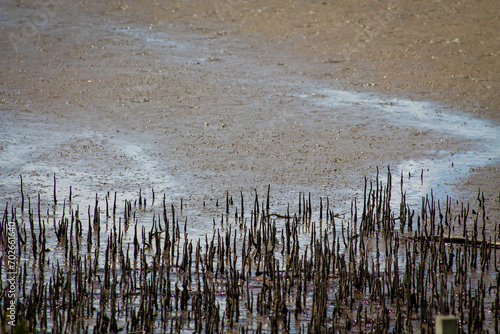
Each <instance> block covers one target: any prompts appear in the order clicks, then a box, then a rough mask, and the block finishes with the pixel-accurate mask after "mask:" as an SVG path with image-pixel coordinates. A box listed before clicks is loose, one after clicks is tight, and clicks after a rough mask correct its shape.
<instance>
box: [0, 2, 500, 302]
mask: <svg viewBox="0 0 500 334" xmlns="http://www.w3.org/2000/svg"><path fill="white" fill-rule="evenodd" d="M499 6H500V4H499V3H497V2H495V1H486V2H484V6H483V5H481V6H478V5H476V4H473V3H467V2H464V3H454V4H449V3H443V2H432V1H421V2H411V3H405V4H400V3H397V2H394V3H392V2H390V3H370V2H363V1H335V2H329V1H324V2H308V3H305V2H301V1H271V2H266V3H265V4H264V3H262V2H255V1H231V2H229V1H216V2H210V3H205V2H202V1H181V2H168V3H164V2H156V3H149V2H148V3H147V4H146V3H145V2H143V1H116V2H104V3H87V2H79V1H46V2H43V3H39V2H33V1H16V2H9V1H0V29H1V30H0V33H1V36H2V38H1V39H0V120H1V121H0V133H1V136H0V173H1V175H2V179H1V182H0V202H1V203H3V205H6V204H7V203H8V205H9V206H11V205H12V206H17V207H19V206H20V203H21V191H20V176H21V175H22V180H23V191H24V195H25V196H29V197H30V198H31V203H32V204H33V206H34V203H35V202H36V200H35V199H36V198H37V194H41V196H40V198H41V201H42V205H44V210H43V212H45V210H47V222H48V221H49V216H50V219H51V220H52V219H55V217H58V215H57V214H56V211H57V212H58V214H59V215H60V214H61V212H62V214H63V216H64V212H65V210H69V209H68V207H66V208H65V209H64V208H63V205H64V204H63V203H64V202H63V198H65V199H67V198H68V195H69V193H70V189H71V194H72V201H73V203H72V204H71V205H72V207H71V209H74V205H80V207H81V208H87V207H88V208H89V218H88V219H89V226H90V220H91V217H90V216H91V215H90V207H91V206H92V207H93V206H94V204H95V199H96V196H97V197H98V198H99V201H100V203H101V206H100V207H101V210H102V211H104V201H105V198H106V199H108V200H109V201H111V199H112V198H113V194H114V193H115V192H116V193H117V198H118V203H119V204H123V201H124V200H131V199H133V198H137V196H138V193H139V189H141V192H142V195H143V196H144V197H147V198H148V201H151V196H152V193H153V192H154V193H155V194H156V206H153V205H151V206H150V205H149V203H150V202H148V210H149V211H148V210H146V209H145V208H144V210H145V211H146V212H148V213H151V212H153V213H157V212H156V211H155V210H160V211H161V204H159V203H160V201H161V200H160V199H161V198H162V197H163V194H165V198H166V202H167V203H176V204H175V206H176V207H178V206H179V203H182V207H183V212H182V214H181V216H182V217H184V216H185V217H190V218H189V219H190V224H189V229H190V230H189V235H190V238H193V240H195V239H196V238H197V237H203V236H204V235H206V233H215V230H214V228H215V227H214V226H212V218H208V219H207V218H206V215H207V212H208V213H209V214H215V215H219V214H220V212H219V211H220V210H222V206H223V204H222V203H223V202H224V200H225V198H226V195H227V194H231V195H232V196H234V198H235V203H236V198H238V196H239V194H241V196H244V197H245V199H249V201H250V199H251V198H253V196H255V194H256V193H259V194H266V192H267V190H268V186H270V188H271V190H272V197H271V199H270V200H271V204H272V207H273V208H279V209H277V210H278V211H279V210H281V211H279V212H278V214H279V215H282V214H284V213H285V212H286V208H287V203H297V199H298V198H299V196H301V195H299V194H302V195H303V194H308V193H311V194H312V203H313V204H312V205H313V209H314V211H315V212H316V211H318V210H320V206H319V202H320V200H319V198H320V197H321V198H323V200H324V199H325V198H326V197H328V199H329V205H330V208H333V209H332V210H333V212H334V213H335V214H340V216H338V217H342V219H344V218H345V219H346V221H347V220H348V217H349V212H350V210H351V205H352V201H353V200H354V199H357V201H358V204H359V203H361V202H362V200H363V190H364V188H363V187H364V184H365V180H364V178H365V177H367V179H368V181H373V180H375V177H376V174H377V168H379V170H380V174H385V173H386V171H387V166H390V170H391V172H392V176H393V179H394V184H393V190H394V192H395V193H397V190H398V189H399V184H398V182H399V180H400V178H401V177H400V176H401V175H402V176H403V177H402V179H403V181H404V184H405V187H404V189H405V191H406V192H407V197H406V202H407V203H408V204H409V205H411V206H413V207H415V208H417V206H418V204H420V201H421V198H422V196H426V195H428V194H429V193H430V192H431V189H432V191H433V196H434V197H433V198H434V199H435V200H440V201H441V203H446V206H448V203H450V206H453V207H454V208H455V209H456V210H457V211H458V212H462V213H461V214H462V215H464V213H463V211H461V210H463V207H461V203H462V202H463V203H468V202H471V203H476V202H477V201H478V190H480V191H481V193H483V194H484V198H485V200H484V202H482V199H481V198H479V199H480V203H481V204H482V205H483V206H484V205H485V206H486V208H487V212H488V217H487V218H485V219H484V230H483V231H485V233H486V237H489V236H493V235H494V234H495V231H496V230H495V229H496V228H497V225H498V224H497V223H496V222H498V221H499V219H500V198H499V191H500V173H499V170H498V168H499V167H500V162H499V157H500V154H499V153H500V152H499V145H498V142H499V139H500V138H499V136H500V130H499V129H500V128H499V127H500V112H499V108H500V97H499V95H498V94H499V93H498V92H499V91H500V73H499V71H498V68H500V61H499V57H500V55H499V52H500V37H499V36H498V31H500V17H499V16H498V13H499V12H500V8H499ZM54 174H55V175H56V177H57V196H58V197H59V201H58V205H57V206H55V207H52V203H53V201H52V193H53V190H54V183H53V179H54ZM70 187H71V188H70ZM447 197H449V198H450V199H453V201H451V200H448V199H447ZM261 198H262V197H261ZM181 199H182V202H181ZM393 200H394V203H392V204H393V208H396V207H397V205H399V201H400V196H399V194H398V196H396V195H394V196H393ZM219 201H220V206H219V205H216V204H219ZM231 201H232V199H231ZM204 204H207V205H206V206H205V205H204ZM236 206H237V204H235V205H234V206H231V210H236V212H237V208H236ZM295 206H296V205H295ZM45 207H50V208H51V209H50V210H51V211H52V210H54V212H52V213H50V214H49V209H45ZM173 207H174V206H172V208H173ZM213 207H215V209H208V208H213ZM134 208H135V206H134ZM295 209H296V208H295ZM323 209H324V208H323ZM211 210H212V211H211ZM418 210H419V209H417V211H418ZM82 211H83V212H85V211H86V209H82ZM257 211H259V209H257ZM478 212H479V211H478ZM231 213H232V214H233V211H231ZM101 214H103V212H101ZM120 214H121V213H120ZM240 214H241V212H240ZM248 214H249V213H248V212H247V215H248ZM23 215H24V216H23V219H25V220H26V219H27V217H26V215H25V214H23ZM68 215H69V214H68ZM134 216H135V214H134ZM458 216H460V214H457V216H456V217H458ZM193 218H194V219H193ZM268 218H269V217H268ZM310 218H311V217H309V223H311V221H310ZM314 218H316V219H317V218H318V217H313V220H314ZM138 219H139V221H140V224H141V226H145V227H147V228H148V229H149V228H151V226H150V225H151V224H150V223H151V219H150V217H149V216H148V218H147V219H145V220H144V221H143V220H141V218H140V217H138ZM217 219H218V218H217ZM225 219H226V220H227V219H228V218H227V216H226V218H225ZM339 219H340V218H339ZM153 220H154V218H153ZM191 220H193V221H191ZM207 221H208V223H207ZM327 221H328V219H327ZM346 221H345V222H346ZM343 222H344V221H343ZM106 224H107V222H106ZM333 226H335V223H334V224H333ZM337 228H340V227H339V226H337ZM35 229H36V227H35ZM177 229H178V227H177ZM151 230H152V228H151ZM304 230H305V232H304V233H306V234H307V233H309V232H310V229H309V228H306V227H304ZM241 231H243V230H241ZM241 231H240V232H241ZM355 232H356V231H355V229H354V230H352V231H348V232H347V233H348V235H350V234H349V233H353V237H355V236H354V233H355ZM36 233H41V228H40V230H37V232H36ZM107 233H109V231H108V230H107V229H106V231H103V232H102V235H103V237H102V238H103V239H102V240H103V244H102V245H101V247H102V249H104V248H106V245H105V243H104V240H105V239H106V234H107ZM128 233H129V234H128V235H127V236H126V238H127V242H129V243H130V244H132V242H133V240H132V239H131V238H132V236H131V232H130V231H129V232H128ZM229 233H231V232H229ZM241 233H243V232H241ZM241 233H240V234H241ZM325 233H326V232H325ZM342 233H343V229H342ZM115 236H116V231H115ZM240 237H241V236H240ZM243 239H244V238H243ZM376 239H377V240H378V234H377V237H376ZM485 239H486V238H485ZM372 241H373V240H372ZM52 242H53V241H52ZM75 242H77V241H76V239H75ZM178 242H180V239H179V240H178ZM185 242H186V244H187V242H188V241H187V238H186V240H185ZM377 242H378V241H377ZM386 244H387V242H386ZM422 245H423V244H422ZM52 246H53V245H52ZM52 246H51V248H52ZM98 246H99V243H98ZM238 246H241V245H238ZM408 247H410V246H409V245H408ZM422 247H423V246H422ZM243 248H244V246H243ZM346 249H347V246H346V248H345V249H344V251H345V250H346ZM401 249H403V247H402V248H401ZM55 253H56V255H57V256H60V257H61V259H62V258H63V256H64V255H62V254H59V252H55ZM101 253H102V252H101ZM337 253H338V249H337ZM301 254H302V255H303V253H301ZM450 254H453V249H451V251H450ZM464 254H465V252H464ZM474 254H475V253H474ZM494 254H496V253H495V252H494ZM177 255H179V253H177ZM372 255H373V254H372V253H371V255H370V256H372ZM475 255H476V256H477V254H475ZM100 256H103V254H100ZM436 256H437V255H436ZM450 256H451V255H450ZM306 258H307V256H306ZM464 261H465V260H464ZM89 263H90V262H89ZM372 269H373V268H372ZM141 270H142V268H141ZM169 270H170V269H169ZM426 270H427V269H426ZM145 272H148V271H147V269H146V271H145ZM490 274H491V273H490ZM490 276H491V275H490ZM492 277H493V276H492ZM492 277H489V278H488V279H489V280H490V281H492V280H493V278H492ZM259 282H260V281H259ZM259 284H260V283H259ZM464 286H465V285H464ZM469 288H470V286H469ZM464 289H465V288H464ZM351 292H352V291H351ZM310 297H311V296H310Z"/></svg>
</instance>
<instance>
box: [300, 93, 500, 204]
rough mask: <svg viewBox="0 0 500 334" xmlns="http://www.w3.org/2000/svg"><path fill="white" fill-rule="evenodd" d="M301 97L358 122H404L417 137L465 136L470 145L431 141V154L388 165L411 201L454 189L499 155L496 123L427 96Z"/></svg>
mask: <svg viewBox="0 0 500 334" xmlns="http://www.w3.org/2000/svg"><path fill="white" fill-rule="evenodd" d="M302 97H303V98H305V99H307V100H310V101H313V102H314V103H315V104H318V105H321V106H323V107H326V108H331V109H332V113H337V112H339V110H340V112H341V113H342V114H343V115H350V116H351V117H352V118H353V119H357V120H359V122H362V123H364V122H375V123H377V124H381V125H382V126H383V127H385V126H386V125H393V126H396V127H401V128H405V129H406V131H407V132H408V135H413V136H415V141H418V140H419V137H420V136H429V137H434V138H435V140H436V141H439V140H441V141H442V140H443V139H442V138H440V134H442V135H447V136H452V137H455V138H457V139H459V140H464V141H467V142H468V147H472V148H469V149H467V148H466V149H463V150H461V151H459V152H455V151H451V152H450V151H446V150H435V148H433V147H429V149H430V150H429V153H431V154H433V155H436V157H435V158H424V159H409V160H406V161H403V162H400V163H397V164H395V165H393V166H392V165H391V166H390V167H391V171H392V172H393V174H394V176H395V178H394V181H395V187H398V188H399V186H400V182H399V181H400V180H401V179H400V178H398V177H397V176H399V175H401V174H402V175H403V180H404V183H405V184H406V186H405V190H406V194H407V200H408V202H409V203H413V204H419V203H420V201H421V198H422V197H423V196H424V197H425V196H426V195H427V194H430V192H431V189H432V190H433V192H434V193H435V194H436V193H437V194H438V196H446V195H452V193H453V191H452V190H453V187H454V186H456V184H457V182H461V180H463V179H464V178H465V177H467V176H469V174H470V172H471V170H472V169H474V168H478V167H482V166H487V165H489V164H493V163H496V162H498V161H500V145H499V144H498V143H499V142H500V127H499V126H498V125H496V124H494V123H492V122H490V121H488V120H482V119H478V118H475V117H473V116H471V115H468V114H464V113H460V112H457V111H455V110H446V109H443V108H440V107H438V106H435V105H433V104H431V103H429V102H423V101H412V100H407V99H401V98H388V99H387V98H385V99H384V98H383V97H381V96H378V95H376V94H370V93H363V92H349V91H341V90H320V91H319V93H314V94H310V95H304V96H302ZM350 122H353V120H351V121H350ZM395 140H397V139H395ZM471 145H472V146H471ZM438 147H439V146H438ZM397 201H399V199H398V200H397Z"/></svg>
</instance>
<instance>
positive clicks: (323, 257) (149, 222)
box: [0, 170, 500, 333]
mask: <svg viewBox="0 0 500 334" xmlns="http://www.w3.org/2000/svg"><path fill="white" fill-rule="evenodd" d="M378 175H379V174H378V171H377V176H376V178H375V179H374V180H373V181H369V180H368V179H365V186H364V189H362V191H361V192H360V194H361V196H359V198H355V199H354V200H353V201H352V202H351V204H350V207H351V209H350V211H348V212H344V213H339V212H337V211H336V208H334V207H333V205H332V204H331V201H330V199H329V198H328V197H317V196H316V195H315V194H311V193H303V192H301V193H299V196H298V198H297V199H296V202H295V203H289V204H288V205H287V206H286V207H274V206H273V204H272V203H274V202H273V200H272V189H270V187H268V188H267V192H265V193H263V194H259V193H257V191H255V193H254V194H253V195H252V196H250V197H248V196H246V197H245V196H244V195H243V192H240V193H235V194H231V193H230V192H225V193H223V194H220V195H219V196H215V199H214V200H213V201H210V202H204V203H203V204H202V205H200V208H201V209H200V210H201V212H202V213H201V214H199V215H198V216H197V217H195V220H198V221H199V222H198V223H202V224H204V226H212V227H213V228H212V229H209V228H206V229H205V230H204V231H203V232H202V233H199V232H197V228H196V227H195V228H191V226H197V222H196V221H192V220H191V218H190V217H189V216H188V213H187V212H186V207H187V206H188V205H190V203H187V202H188V201H185V200H183V199H180V200H179V201H177V200H176V201H175V202H170V203H169V202H167V200H166V197H165V196H161V195H160V194H158V193H155V191H154V189H151V190H148V191H144V190H143V189H141V190H139V191H138V193H137V195H138V196H136V197H135V198H128V199H121V198H118V199H117V194H116V193H110V192H108V193H105V194H104V195H98V194H96V197H95V199H93V204H92V205H89V206H88V207H86V208H84V207H80V206H79V205H78V203H76V202H75V201H74V200H72V199H71V196H72V195H73V194H72V193H71V189H70V192H69V196H68V195H64V196H62V194H61V192H58V191H56V187H57V181H58V180H56V177H55V176H54V180H50V181H52V182H53V187H54V196H53V198H51V199H48V202H49V204H47V203H46V202H43V201H42V199H41V198H40V196H39V195H38V196H35V197H30V195H28V194H26V193H25V192H24V189H23V186H24V187H26V185H25V184H23V183H22V182H23V181H22V178H20V182H21V187H20V191H21V194H20V196H19V198H20V199H19V201H17V202H19V203H20V204H18V203H17V202H16V204H11V203H5V206H4V211H3V214H2V220H1V225H0V236H1V238H0V240H1V243H2V244H1V247H2V260H1V262H2V265H1V266H0V268H1V269H0V270H1V272H0V274H1V275H0V283H1V290H0V291H1V293H0V303H1V307H2V312H1V313H0V316H1V323H2V325H1V329H2V332H7V333H8V332H11V331H12V332H19V331H18V330H20V331H21V332H36V333H80V332H85V333H115V332H116V333H171V332H174V333H223V332H239V333H261V332H265V333H283V332H285V333H288V332H289V333H306V332H307V333H337V332H341V333H344V332H372V333H386V332H396V333H402V332H406V333H412V332H423V333H432V332H434V319H435V316H436V315H439V314H453V315H455V316H456V318H457V320H458V328H459V330H460V332H466V333H483V332H485V333H486V332H489V333H498V332H499V330H500V324H499V319H500V308H499V300H500V292H499V288H500V240H499V239H500V224H499V222H492V221H490V220H489V218H488V208H487V206H486V202H487V200H486V199H485V198H484V195H483V194H482V193H481V192H479V193H478V195H477V199H476V202H475V203H458V202H457V201H453V200H452V199H451V198H448V197H447V198H446V199H445V200H440V199H436V198H434V195H433V194H432V192H431V193H430V194H428V195H426V196H424V197H422V201H421V204H420V205H419V206H414V205H410V204H408V203H407V202H406V195H405V194H406V193H405V190H404V187H403V176H401V188H400V189H398V188H399V187H394V188H393V187H392V184H393V179H396V178H399V177H395V176H393V175H391V173H390V170H388V172H387V177H386V178H384V180H382V178H379V176H378ZM50 181H49V182H50ZM52 182H51V183H52ZM56 194H57V197H56ZM397 198H399V205H396V207H394V204H393V203H394V202H395V199H397ZM495 200H498V199H495ZM50 202H53V203H50ZM56 202H57V203H56ZM11 305H12V306H11ZM11 319H12V320H11ZM12 325H14V326H15V327H13V326H12Z"/></svg>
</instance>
